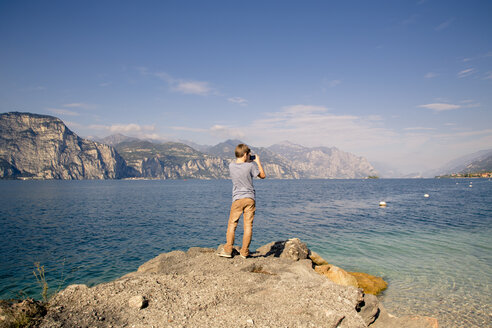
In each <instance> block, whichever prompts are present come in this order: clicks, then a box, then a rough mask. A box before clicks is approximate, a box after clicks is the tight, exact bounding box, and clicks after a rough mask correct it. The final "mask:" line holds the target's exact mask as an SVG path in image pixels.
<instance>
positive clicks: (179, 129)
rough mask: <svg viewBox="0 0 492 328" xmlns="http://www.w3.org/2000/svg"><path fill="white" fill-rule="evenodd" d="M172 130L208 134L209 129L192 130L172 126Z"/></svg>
mask: <svg viewBox="0 0 492 328" xmlns="http://www.w3.org/2000/svg"><path fill="white" fill-rule="evenodd" d="M170 128H171V129H172V130H175V131H188V132H207V131H209V129H203V128H191V127H187V126H171V127H170Z"/></svg>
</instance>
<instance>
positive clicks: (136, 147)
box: [0, 112, 377, 179]
mask: <svg viewBox="0 0 492 328" xmlns="http://www.w3.org/2000/svg"><path fill="white" fill-rule="evenodd" d="M1 115H2V116H1V119H0V126H2V133H1V134H0V170H1V171H0V178H4V179H5V178H14V179H15V178H33V179H119V178H149V179H185V178H196V179H228V178H229V172H228V164H229V162H230V161H231V160H233V159H234V158H235V156H234V149H235V147H236V145H237V144H239V143H241V141H240V140H232V139H229V140H226V141H224V142H222V143H219V144H217V145H215V146H209V147H208V146H203V148H202V149H203V150H202V151H199V150H197V149H195V148H193V147H190V146H188V145H185V144H184V143H181V142H170V141H168V142H161V143H158V142H155V141H148V140H140V139H138V138H134V137H128V136H125V135H122V134H117V135H113V136H108V137H105V138H100V139H99V140H104V141H105V142H107V143H108V144H110V145H108V144H102V143H99V142H96V141H91V140H87V139H83V138H81V137H79V136H77V135H76V134H75V133H74V132H72V131H71V130H70V129H69V128H68V127H66V125H65V124H64V123H63V121H62V120H60V119H59V118H56V117H54V116H49V115H41V114H32V113H19V112H10V113H4V114H1ZM29 131H31V132H29ZM250 148H251V149H252V152H253V153H255V154H258V155H259V156H260V158H261V160H262V164H263V166H264V168H265V172H266V173H267V176H268V177H269V178H277V179H299V178H304V179H312V178H316V179H331V178H365V177H367V176H370V175H376V174H377V173H376V171H375V169H374V168H373V167H372V166H371V164H370V163H369V162H368V161H367V160H366V159H365V158H363V157H360V156H356V155H354V154H351V153H347V152H343V151H341V150H339V149H338V148H336V147H331V148H328V147H314V148H309V147H304V146H301V145H296V144H294V143H291V142H288V141H286V142H282V143H279V144H276V145H272V146H270V147H255V146H250ZM38 159H41V161H39V160H38ZM19 163H20V164H21V165H18V164H19Z"/></svg>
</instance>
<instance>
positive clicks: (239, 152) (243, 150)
mask: <svg viewBox="0 0 492 328" xmlns="http://www.w3.org/2000/svg"><path fill="white" fill-rule="evenodd" d="M250 152H251V149H249V147H248V146H246V145H245V144H239V145H237V146H236V150H235V151H234V153H235V154H236V158H241V157H243V156H244V154H249V153H250Z"/></svg>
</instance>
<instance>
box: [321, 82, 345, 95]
mask: <svg viewBox="0 0 492 328" xmlns="http://www.w3.org/2000/svg"><path fill="white" fill-rule="evenodd" d="M341 83H342V81H341V80H328V79H323V84H322V87H321V89H322V90H323V92H326V91H327V89H331V88H334V87H336V86H337V85H340V84H341Z"/></svg>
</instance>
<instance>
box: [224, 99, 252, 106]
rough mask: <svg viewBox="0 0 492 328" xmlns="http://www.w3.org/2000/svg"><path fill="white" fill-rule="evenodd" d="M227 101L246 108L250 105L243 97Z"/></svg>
mask: <svg viewBox="0 0 492 328" xmlns="http://www.w3.org/2000/svg"><path fill="white" fill-rule="evenodd" d="M227 100H228V101H229V102H231V103H234V104H239V105H241V106H246V105H247V104H248V101H247V100H246V99H244V98H241V97H232V98H228V99H227Z"/></svg>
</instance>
